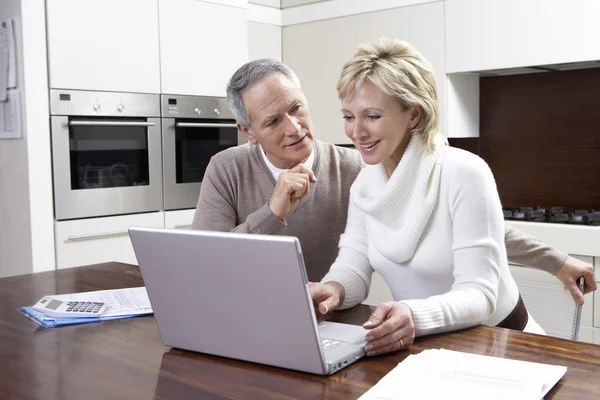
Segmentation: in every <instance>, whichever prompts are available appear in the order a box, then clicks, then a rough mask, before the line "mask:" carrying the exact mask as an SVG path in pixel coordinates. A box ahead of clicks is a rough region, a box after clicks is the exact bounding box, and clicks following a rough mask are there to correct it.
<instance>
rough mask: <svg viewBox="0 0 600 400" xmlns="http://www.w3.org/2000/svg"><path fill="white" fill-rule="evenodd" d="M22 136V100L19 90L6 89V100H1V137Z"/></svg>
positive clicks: (12, 137)
mask: <svg viewBox="0 0 600 400" xmlns="http://www.w3.org/2000/svg"><path fill="white" fill-rule="evenodd" d="M20 137H21V100H20V95H19V90H17V89H11V90H7V91H6V100H5V101H0V139H17V138H20Z"/></svg>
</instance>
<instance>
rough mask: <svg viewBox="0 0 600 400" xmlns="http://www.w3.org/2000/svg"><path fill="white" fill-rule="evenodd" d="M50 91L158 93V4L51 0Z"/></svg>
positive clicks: (123, 0)
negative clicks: (79, 90)
mask: <svg viewBox="0 0 600 400" xmlns="http://www.w3.org/2000/svg"><path fill="white" fill-rule="evenodd" d="M46 8H47V11H46V12H47V23H48V27H47V29H48V68H49V75H50V76H49V78H50V87H51V88H56V89H85V90H105V91H119V92H140V93H159V92H160V72H159V66H160V63H159V42H158V11H157V0H88V1H80V0H48V1H47V2H46Z"/></svg>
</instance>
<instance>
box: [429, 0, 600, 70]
mask: <svg viewBox="0 0 600 400" xmlns="http://www.w3.org/2000/svg"><path fill="white" fill-rule="evenodd" d="M445 7H446V54H447V60H446V72H448V73H453V72H465V71H481V70H491V69H501V68H517V67H526V66H537V65H548V64H557V63H571V62H581V61H588V60H598V59H600V46H598V40H597V38H599V37H600V24H599V23H598V21H599V19H600V2H599V1H597V0H572V1H568V2H566V1H563V0H451V1H446V2H445ZM428 27H429V25H428Z"/></svg>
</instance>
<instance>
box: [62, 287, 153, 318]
mask: <svg viewBox="0 0 600 400" xmlns="http://www.w3.org/2000/svg"><path fill="white" fill-rule="evenodd" d="M52 297H53V298H55V299H57V300H62V301H93V302H103V303H106V305H107V309H106V311H105V312H104V313H103V314H102V317H114V316H120V315H139V314H147V313H151V312H152V306H151V305H150V299H149V298H148V292H146V288H145V287H143V286H142V287H136V288H128V289H114V290H98V291H94V292H85V293H72V294H63V295H56V296H52Z"/></svg>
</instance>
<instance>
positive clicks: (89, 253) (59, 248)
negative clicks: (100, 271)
mask: <svg viewBox="0 0 600 400" xmlns="http://www.w3.org/2000/svg"><path fill="white" fill-rule="evenodd" d="M130 226H143V227H154V228H162V227H164V213H163V212H157V213H148V214H135V215H126V216H119V217H107V218H92V219H85V220H75V221H59V222H56V225H55V229H56V266H57V268H58V269H62V268H71V267H79V266H82V265H89V264H96V263H102V262H109V261H118V262H124V263H129V264H137V260H136V258H135V254H134V251H133V247H132V245H131V241H130V240H129V234H128V233H127V229H128V228H129V227H130Z"/></svg>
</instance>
